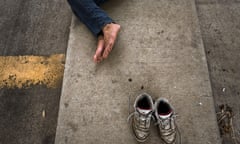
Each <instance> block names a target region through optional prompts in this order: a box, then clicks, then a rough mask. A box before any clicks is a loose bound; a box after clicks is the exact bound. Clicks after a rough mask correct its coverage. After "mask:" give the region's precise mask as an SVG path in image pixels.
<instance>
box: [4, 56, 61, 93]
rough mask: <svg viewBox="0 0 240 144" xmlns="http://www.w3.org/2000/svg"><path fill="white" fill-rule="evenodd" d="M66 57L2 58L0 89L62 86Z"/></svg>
mask: <svg viewBox="0 0 240 144" xmlns="http://www.w3.org/2000/svg"><path fill="white" fill-rule="evenodd" d="M64 63H65V55H64V54H55V55H51V56H0V88H4V87H5V88H20V89H21V88H29V87H30V86H33V85H45V86H47V87H48V88H56V87H58V86H61V83H62V79H63V72H64Z"/></svg>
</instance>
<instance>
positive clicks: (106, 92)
mask: <svg viewBox="0 0 240 144" xmlns="http://www.w3.org/2000/svg"><path fill="white" fill-rule="evenodd" d="M104 7H105V9H106V10H107V11H108V12H109V15H111V16H112V17H113V18H114V19H115V20H116V21H117V22H118V23H120V24H121V25H122V31H121V34H120V37H119V39H118V42H117V43H116V46H115V48H114V50H113V52H112V53H111V56H110V57H109V59H107V60H106V61H104V62H103V63H101V64H99V65H96V64H94V63H93V61H92V56H93V54H94V52H95V45H96V42H95V41H96V39H95V38H94V37H93V36H92V35H91V34H90V32H89V31H88V30H87V29H86V27H85V26H84V25H83V24H82V23H80V22H79V21H78V20H76V18H74V19H73V21H72V25H71V33H70V40H69V45H68V51H67V59H66V67H65V73H64V82H63V88H62V96H61V101H60V110H59V118H58V126H57V134H56V139H55V143H56V144H76V143H81V144H92V143H100V144H112V143H117V144H120V143H124V144H126V143H127V144H132V143H136V141H135V139H134V137H133V136H132V134H131V133H132V132H131V129H130V128H129V124H128V123H127V122H126V120H127V117H128V115H129V113H130V112H132V111H133V109H132V105H133V102H134V99H135V97H136V96H137V95H138V94H139V93H141V92H147V93H149V94H150V95H152V96H153V98H154V99H156V98H158V97H165V98H168V99H169V100H170V102H171V103H172V104H173V106H174V107H175V110H176V112H177V113H178V115H179V117H177V123H178V125H179V127H180V131H181V135H182V142H183V143H184V144H193V143H194V144H207V143H212V144H218V143H220V139H219V134H218V128H217V123H216V115H215V110H214V103H213V97H212V91H211V87H210V81H209V73H208V69H207V63H206V57H205V53H204V48H203V43H202V38H201V33H200V29H199V25H198V19H197V13H196V8H195V3H194V1H191V0H183V1H178V0H172V1H157V0H149V1H137V0H123V1H120V0H116V1H112V2H111V3H107V5H105V6H104ZM130 79H131V80H130ZM142 88H143V89H142ZM151 132H152V135H151V137H150V139H149V140H148V142H147V143H149V144H152V143H154V144H155V143H156V142H159V137H158V133H157V130H156V129H155V128H152V129H151ZM159 143H160V142H159Z"/></svg>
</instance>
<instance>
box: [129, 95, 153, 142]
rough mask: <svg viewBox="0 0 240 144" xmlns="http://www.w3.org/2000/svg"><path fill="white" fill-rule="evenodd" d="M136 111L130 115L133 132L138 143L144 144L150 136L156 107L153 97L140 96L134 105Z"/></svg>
mask: <svg viewBox="0 0 240 144" xmlns="http://www.w3.org/2000/svg"><path fill="white" fill-rule="evenodd" d="M134 109H135V111H134V112H133V113H132V114H131V115H129V117H128V120H129V119H130V118H131V117H132V116H133V119H132V130H133V133H134V135H135V137H136V140H137V141H138V142H144V141H146V140H147V138H148V137H149V135H150V124H151V118H152V113H153V110H154V105H153V101H152V98H151V96H149V95H148V94H146V93H144V94H141V95H139V96H138V97H137V98H136V100H135V103H134Z"/></svg>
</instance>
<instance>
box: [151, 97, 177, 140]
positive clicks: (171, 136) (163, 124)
mask: <svg viewBox="0 0 240 144" xmlns="http://www.w3.org/2000/svg"><path fill="white" fill-rule="evenodd" d="M155 117H156V119H157V125H158V128H159V131H160V137H161V139H162V140H163V142H165V143H166V144H176V135H177V127H176V124H175V119H174V118H175V116H174V110H173V107H172V106H171V105H170V104H169V103H168V100H167V99H164V98H159V99H158V100H157V101H156V102H155Z"/></svg>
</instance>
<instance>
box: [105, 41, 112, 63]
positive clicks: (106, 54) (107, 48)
mask: <svg viewBox="0 0 240 144" xmlns="http://www.w3.org/2000/svg"><path fill="white" fill-rule="evenodd" d="M113 45H114V40H110V41H109V42H108V43H107V44H106V47H105V49H104V52H103V58H104V59H106V58H107V57H108V55H109V54H110V52H111V51H112V48H113Z"/></svg>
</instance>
